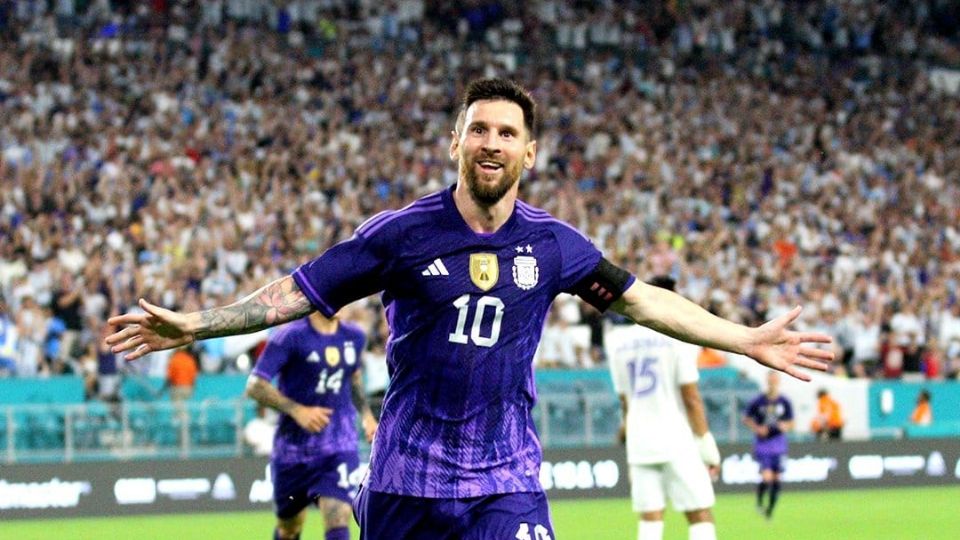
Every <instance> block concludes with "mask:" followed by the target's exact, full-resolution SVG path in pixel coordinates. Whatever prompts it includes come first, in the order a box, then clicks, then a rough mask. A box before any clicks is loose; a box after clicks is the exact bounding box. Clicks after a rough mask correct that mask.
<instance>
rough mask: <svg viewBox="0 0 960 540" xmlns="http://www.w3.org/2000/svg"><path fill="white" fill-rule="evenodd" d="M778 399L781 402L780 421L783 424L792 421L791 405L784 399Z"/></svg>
mask: <svg viewBox="0 0 960 540" xmlns="http://www.w3.org/2000/svg"><path fill="white" fill-rule="evenodd" d="M780 399H782V400H783V418H781V420H783V421H784V422H789V421H790V420H793V405H791V404H790V400H788V399H786V398H784V397H781V398H780Z"/></svg>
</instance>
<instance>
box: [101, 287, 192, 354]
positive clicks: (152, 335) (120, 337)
mask: <svg viewBox="0 0 960 540" xmlns="http://www.w3.org/2000/svg"><path fill="white" fill-rule="evenodd" d="M140 307H141V308H142V309H143V311H144V313H126V314H124V315H118V316H116V317H110V319H108V320H107V323H108V324H110V325H112V326H121V327H125V328H123V329H122V330H120V331H119V332H114V333H113V334H110V335H109V336H107V337H106V339H105V340H104V341H105V342H106V343H107V345H110V350H111V351H112V352H113V353H122V352H126V351H130V350H132V351H133V352H131V353H129V354H127V355H126V356H124V357H123V358H124V360H127V361H131V360H136V359H137V358H140V357H141V356H145V355H147V354H149V353H152V352H154V351H162V350H164V349H173V348H176V347H181V346H183V345H188V344H190V343H193V342H194V341H195V339H196V337H195V336H194V335H193V334H192V333H191V332H188V331H187V328H188V321H187V316H186V315H184V314H182V313H177V312H175V311H170V310H169V309H164V308H162V307H160V306H155V305H153V304H151V303H150V302H147V301H146V300H144V299H142V298H141V299H140Z"/></svg>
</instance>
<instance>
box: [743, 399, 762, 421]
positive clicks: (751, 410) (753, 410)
mask: <svg viewBox="0 0 960 540" xmlns="http://www.w3.org/2000/svg"><path fill="white" fill-rule="evenodd" d="M759 406H760V399H759V398H754V399H753V400H752V401H751V402H750V404H749V405H747V410H746V411H744V413H743V416H745V417H747V418H750V419H752V420H753V421H754V422H756V421H757V408H758V407H759Z"/></svg>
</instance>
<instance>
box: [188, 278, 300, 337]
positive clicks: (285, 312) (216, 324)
mask: <svg viewBox="0 0 960 540" xmlns="http://www.w3.org/2000/svg"><path fill="white" fill-rule="evenodd" d="M311 311H313V306H311V305H310V301H309V300H307V297H306V296H305V295H304V294H303V291H301V290H300V287H298V286H297V282H296V281H294V280H293V278H292V277H291V276H286V277H283V278H280V279H278V280H276V281H274V282H273V283H270V284H269V285H267V286H265V287H263V288H262V289H260V290H258V291H257V292H255V293H253V294H251V295H250V296H247V297H246V298H244V299H243V300H240V301H239V302H235V303H233V304H230V305H229V306H225V307H219V308H214V309H208V310H207V311H203V312H201V313H200V321H201V328H200V329H199V330H198V331H197V333H196V335H197V339H207V338H212V337H220V336H230V335H234V334H246V333H250V332H256V331H258V330H263V329H264V328H268V327H270V326H276V325H278V324H282V323H285V322H287V321H292V320H294V319H299V318H301V317H304V316H306V315H308V314H309V313H310V312H311Z"/></svg>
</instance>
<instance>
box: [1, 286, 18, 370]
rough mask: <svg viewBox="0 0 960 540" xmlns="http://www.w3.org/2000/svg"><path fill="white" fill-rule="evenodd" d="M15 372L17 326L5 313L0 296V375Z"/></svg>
mask: <svg viewBox="0 0 960 540" xmlns="http://www.w3.org/2000/svg"><path fill="white" fill-rule="evenodd" d="M16 374H17V327H16V326H15V325H14V324H13V321H12V320H11V319H10V315H9V314H8V313H7V304H6V302H4V301H3V298H2V297H0V377H10V376H13V375H16Z"/></svg>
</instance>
